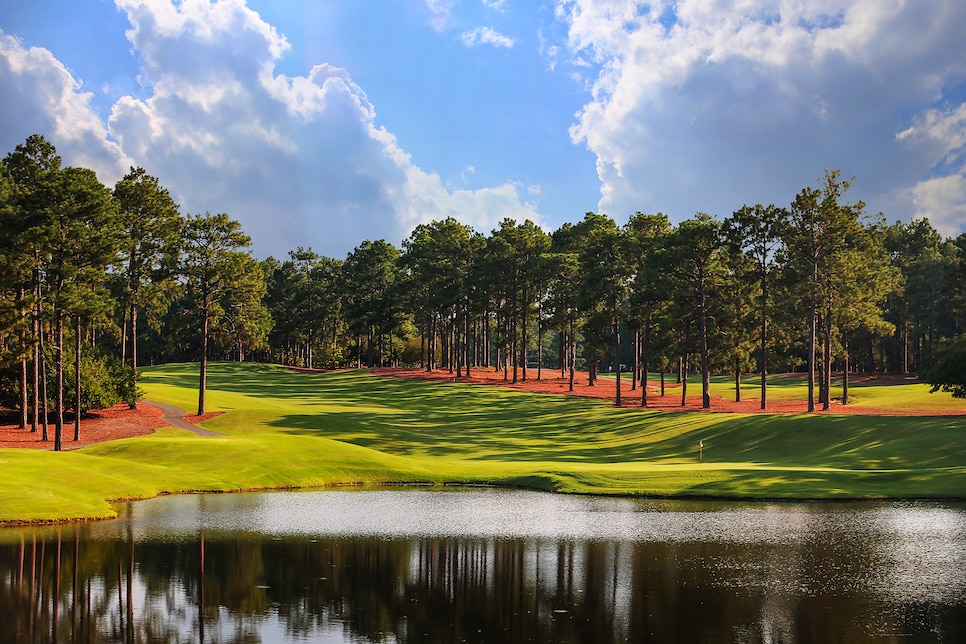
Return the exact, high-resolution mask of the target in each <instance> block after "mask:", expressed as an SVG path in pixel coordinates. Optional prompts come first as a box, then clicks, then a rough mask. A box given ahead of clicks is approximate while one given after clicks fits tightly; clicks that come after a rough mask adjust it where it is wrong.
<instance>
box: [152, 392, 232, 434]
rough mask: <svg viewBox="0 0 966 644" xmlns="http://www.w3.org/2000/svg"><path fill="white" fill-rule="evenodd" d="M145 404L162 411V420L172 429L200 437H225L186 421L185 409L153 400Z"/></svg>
mask: <svg viewBox="0 0 966 644" xmlns="http://www.w3.org/2000/svg"><path fill="white" fill-rule="evenodd" d="M144 403H146V404H148V405H152V406H154V407H157V408H158V409H160V410H161V418H163V419H164V421H165V422H167V423H168V424H169V425H171V426H172V427H177V428H178V429H185V430H187V431H189V432H194V433H195V434H197V435H198V436H224V434H219V433H218V432H213V431H211V430H210V429H205V428H204V427H199V426H198V425H193V424H191V423H189V422H188V421H186V420H185V419H184V416H185V414H186V413H187V412H186V411H185V410H184V409H181V408H179V407H175V406H174V405H168V404H166V403H160V402H155V401H153V400H145V401H144Z"/></svg>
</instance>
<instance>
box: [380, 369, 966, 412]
mask: <svg viewBox="0 0 966 644" xmlns="http://www.w3.org/2000/svg"><path fill="white" fill-rule="evenodd" d="M372 372H373V373H374V374H378V375H384V376H396V377H399V378H412V379H417V380H432V381H439V382H461V383H469V384H479V385H496V386H501V387H508V388H510V389H519V390H521V391H529V392H532V393H543V394H563V395H568V396H581V397H584V398H599V399H604V400H614V397H615V394H616V393H617V392H616V389H615V384H616V382H615V379H613V378H601V379H598V381H597V383H596V384H595V385H594V386H593V387H591V386H589V385H588V384H587V373H586V372H578V373H577V374H576V377H575V378H574V390H573V391H569V382H570V380H569V378H566V377H565V378H561V377H560V372H559V371H556V370H549V369H544V370H543V373H542V374H541V378H540V380H537V370H536V369H533V368H530V369H528V370H527V380H526V381H524V380H523V379H522V378H523V371H522V370H519V371H518V372H517V382H516V383H513V382H512V379H513V372H512V370H511V371H510V372H509V373H508V374H506V376H504V372H503V371H494V370H493V369H492V368H479V369H472V370H471V371H470V376H469V377H467V376H463V377H460V378H457V377H456V376H455V374H454V373H450V372H449V371H446V370H436V371H432V372H427V371H426V370H424V369H404V368H393V367H384V368H378V369H373V370H372ZM867 380H870V379H869V378H856V379H855V380H854V381H853V382H862V381H867ZM872 380H875V379H872ZM882 382H883V384H886V381H882ZM692 390H693V391H696V392H697V393H696V395H691V392H692ZM732 391H733V390H732ZM664 392H665V395H664V396H663V397H662V396H661V388H660V383H659V382H653V381H648V387H647V408H648V409H653V410H656V411H668V412H672V411H703V412H719V413H740V414H804V413H806V412H807V411H808V403H807V401H804V400H801V401H799V400H774V401H772V400H769V401H768V409H767V410H765V411H762V410H761V401H760V399H759V398H758V396H757V395H753V396H751V397H746V398H745V399H744V400H742V401H741V402H735V401H734V399H733V398H732V399H730V400H729V399H727V398H722V397H720V396H711V408H710V409H703V408H702V407H701V386H700V385H695V384H694V383H689V386H688V396H687V402H686V404H685V405H683V406H682V405H681V385H680V384H677V383H675V382H673V381H672V382H665V386H664ZM621 407H626V408H634V407H637V408H638V409H640V408H641V389H640V386H638V387H637V389H632V386H631V381H630V374H626V375H624V376H622V377H621ZM816 407H817V410H816V413H820V414H823V413H824V414H857V415H864V416H964V415H966V402H964V403H963V408H962V409H955V410H935V409H902V410H895V409H875V408H871V407H862V406H859V405H843V404H842V403H841V402H840V401H837V400H833V401H832V404H831V409H830V410H828V411H824V412H823V411H821V406H820V405H816Z"/></svg>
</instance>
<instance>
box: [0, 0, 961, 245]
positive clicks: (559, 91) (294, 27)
mask: <svg viewBox="0 0 966 644" xmlns="http://www.w3.org/2000/svg"><path fill="white" fill-rule="evenodd" d="M963 33H966V3H963V2H962V1H961V0H927V1H923V2H916V3H908V2H898V1H895V2H891V1H887V0H811V1H809V2H801V1H800V0H678V1H677V2H661V1H656V2H650V3H646V4H645V3H634V2H626V1H621V0H531V1H528V2H524V1H523V0H502V1H501V0H394V1H388V0H379V1H377V0H357V1H355V2H341V1H339V2H336V1H308V0H305V1H300V0H292V1H286V2H278V1H274V0H249V1H248V2H245V1H243V0H217V1H209V0H184V1H182V2H172V1H170V0H115V1H107V0H81V1H78V0H73V1H67V0H59V1H58V0H34V1H32V2H29V3H28V2H20V1H18V2H12V1H10V0H0V95H2V96H4V100H3V101H2V102H0V152H2V153H4V154H5V153H6V152H9V151H10V150H12V149H13V148H14V147H15V146H16V145H17V144H18V143H21V142H22V141H23V140H24V139H26V137H27V136H29V135H30V134H32V133H35V132H36V133H41V134H44V135H45V136H47V138H48V139H50V140H51V141H52V142H53V143H54V144H55V145H56V146H57V149H58V151H59V152H60V154H61V155H62V156H63V157H64V159H65V162H66V163H68V164H74V165H84V166H87V167H91V168H93V169H95V170H96V171H97V172H98V175H99V176H100V178H101V180H102V181H104V182H105V183H106V184H108V185H113V183H114V182H115V181H116V180H117V179H118V178H120V177H121V176H122V175H123V174H124V172H125V171H126V170H127V169H128V167H130V166H132V165H140V166H143V167H145V168H146V169H147V170H148V172H150V173H151V174H154V175H155V176H157V177H158V178H159V179H160V180H161V182H162V184H163V185H164V186H166V187H167V188H168V189H169V190H170V192H171V193H172V194H173V195H174V196H175V198H176V199H177V201H178V202H179V203H180V204H181V207H182V211H183V212H190V213H200V212H205V211H210V212H227V213H229V214H230V215H231V216H232V217H234V218H236V219H238V220H240V221H241V222H242V224H243V226H244V228H245V230H246V232H248V233H249V234H250V235H252V237H253V238H254V249H255V254H256V255H257V256H259V257H264V256H267V255H269V254H273V255H275V256H277V257H284V256H285V255H286V253H287V251H288V250H290V249H294V248H295V247H296V246H311V247H313V248H314V249H315V250H317V251H319V252H321V253H324V254H327V255H331V256H335V257H342V256H344V255H345V254H346V253H347V252H348V251H350V250H351V249H352V248H353V247H354V246H356V245H357V244H358V243H360V242H361V241H362V240H364V239H377V238H385V239H387V240H388V241H391V242H393V243H395V244H399V243H401V241H402V240H403V239H404V238H405V237H406V236H407V235H408V234H409V232H410V231H411V230H412V228H413V227H414V226H415V225H417V224H419V223H421V222H426V221H430V220H432V219H438V218H441V217H445V216H450V215H451V216H454V217H456V218H457V219H460V220H461V221H463V222H465V223H467V224H470V225H472V226H473V227H474V228H475V229H477V230H480V231H483V232H488V231H490V230H491V229H493V228H494V227H496V226H497V225H498V223H499V221H500V220H501V219H503V218H504V217H510V218H514V219H517V220H523V219H524V218H530V219H533V220H534V221H536V222H538V223H539V224H541V225H543V226H544V227H545V228H547V229H548V230H552V229H553V228H556V227H557V226H559V225H560V224H562V223H564V222H566V221H577V220H578V219H580V218H581V217H582V216H583V213H584V212H586V211H588V210H596V211H600V212H606V213H607V214H609V215H611V216H612V217H614V218H615V219H616V220H617V221H618V222H619V223H623V222H624V221H626V219H627V217H628V216H629V215H630V214H632V213H633V212H635V211H643V212H657V211H662V212H665V213H666V214H668V215H669V216H670V217H671V218H672V220H673V221H680V220H682V219H685V218H687V217H690V216H692V215H693V214H694V213H695V212H699V211H700V212H708V213H712V214H715V215H717V216H719V217H721V218H723V217H726V216H727V215H728V214H730V213H731V212H732V211H733V210H735V209H737V208H739V207H740V206H741V205H743V204H745V203H756V202H762V203H777V204H781V205H787V204H788V203H789V202H790V201H791V199H792V198H793V197H794V195H795V193H796V192H798V191H799V190H800V189H801V188H802V187H804V186H806V185H815V184H817V182H818V179H819V177H820V176H821V175H822V173H823V171H824V169H825V168H838V169H841V170H842V172H843V174H844V175H845V176H855V178H856V181H855V187H854V188H853V190H852V192H851V193H850V195H849V196H850V197H851V198H852V199H862V200H863V201H865V202H866V203H867V204H868V210H869V211H870V212H873V213H874V212H879V211H881V212H883V213H884V214H885V215H886V217H887V219H888V220H889V221H895V220H897V219H901V220H909V219H910V218H913V217H928V218H929V219H930V221H932V222H933V224H934V225H935V226H936V227H937V228H939V229H940V230H941V231H942V232H943V233H944V234H947V235H956V234H959V233H960V232H963V231H964V230H966V227H964V226H966V47H963V46H962V42H961V41H962V34H963Z"/></svg>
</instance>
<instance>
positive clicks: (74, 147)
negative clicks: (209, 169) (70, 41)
mask: <svg viewBox="0 0 966 644" xmlns="http://www.w3.org/2000/svg"><path fill="white" fill-rule="evenodd" d="M0 95H2V96H3V100H2V101H0V149H2V150H3V154H6V153H7V152H10V151H12V150H13V149H14V148H15V147H16V146H17V145H19V144H21V143H23V142H24V141H25V140H26V139H27V137H28V136H30V135H32V134H43V135H44V136H45V137H46V138H47V139H48V140H49V141H50V142H51V143H52V144H53V145H54V147H56V148H57V153H58V154H59V155H60V156H61V158H62V159H63V160H64V163H65V165H74V166H82V167H86V168H91V169H92V170H95V171H96V172H97V174H98V176H99V177H100V179H101V181H104V182H107V183H110V184H113V182H115V181H117V180H118V179H120V178H121V177H122V176H123V175H124V173H125V172H126V170H127V169H128V167H129V166H130V163H131V162H130V159H128V158H127V156H125V154H124V153H123V152H122V151H121V148H120V147H119V146H118V145H117V144H116V143H114V142H112V141H110V140H108V138H107V130H106V129H105V127H104V124H103V123H102V122H101V121H100V119H99V118H98V117H97V115H96V113H95V112H94V110H93V108H92V107H91V104H90V103H91V96H92V95H91V93H90V92H83V91H81V83H80V81H78V80H77V79H75V78H74V77H73V76H72V75H71V73H70V72H69V71H68V70H67V68H66V67H64V65H63V64H62V63H61V62H60V61H58V60H57V59H56V58H54V56H53V54H51V53H50V51H48V50H46V49H43V48H40V47H30V48H29V49H28V48H24V46H23V44H22V43H21V42H20V41H19V40H17V39H16V38H14V37H12V36H9V35H7V34H5V33H3V31H0Z"/></svg>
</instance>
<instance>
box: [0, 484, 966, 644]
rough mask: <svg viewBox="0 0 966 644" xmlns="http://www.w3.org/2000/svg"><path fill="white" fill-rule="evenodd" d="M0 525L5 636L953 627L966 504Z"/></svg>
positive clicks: (554, 634) (309, 497) (361, 507)
mask: <svg viewBox="0 0 966 644" xmlns="http://www.w3.org/2000/svg"><path fill="white" fill-rule="evenodd" d="M120 511H121V518H119V519H118V520H115V521H109V522H102V523H95V524H82V525H76V526H75V525H71V526H60V527H47V528H34V529H19V528H18V529H13V528H8V529H5V530H0V616H3V618H2V619H0V641H18V642H19V641H24V642H30V641H36V642H45V641H64V642H67V641H70V642H91V641H129V642H169V641H170V642H182V641H194V642H202V641H205V642H229V641H231V642H236V641H245V642H292V641H305V642H309V641H311V642H318V641H322V642H637V641H668V642H670V641H682V642H683V641H693V642H697V641H702V642H795V641H825V642H833V641H835V642H841V641H849V642H854V641H860V642H861V641H869V642H876V641H893V640H895V639H902V640H903V641H912V642H915V641H923V642H934V641H966V505H963V504H958V503H926V502H922V503H894V502H889V503H885V502H883V503H764V502H760V503H732V502H706V501H655V500H636V499H619V498H602V497H584V496H565V495H557V494H547V493H539V492H525V491H512V490H495V489H463V490H437V489H425V490H346V491H322V492H287V493H280V492H276V493H259V494H224V495H188V496H170V497H162V498H158V499H153V500H150V501H141V502H137V503H131V504H125V505H123V506H121V507H120Z"/></svg>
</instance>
